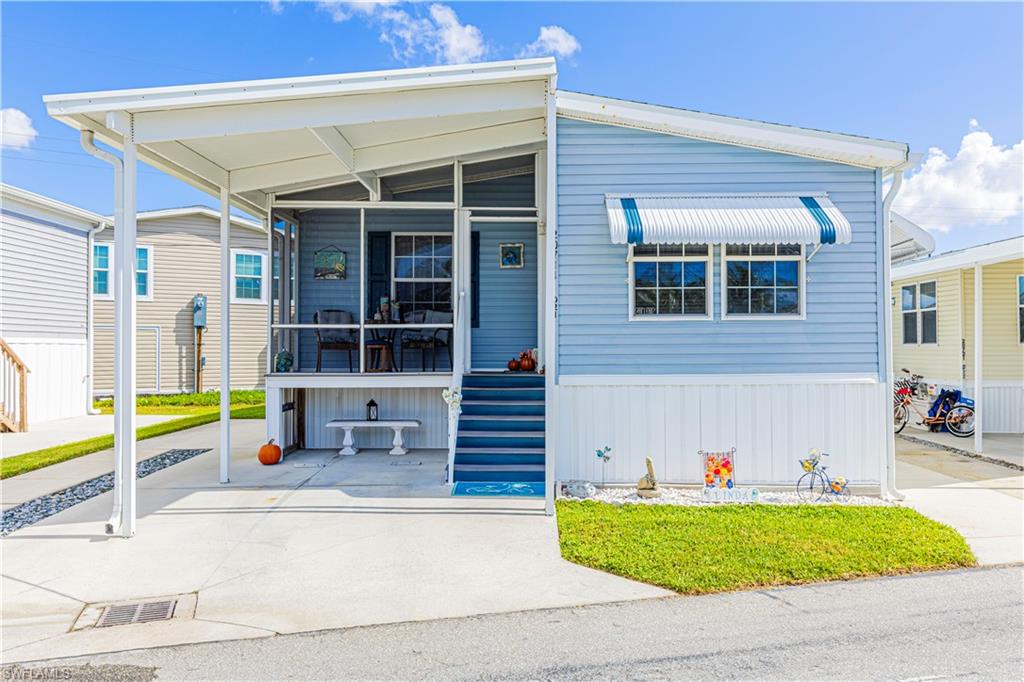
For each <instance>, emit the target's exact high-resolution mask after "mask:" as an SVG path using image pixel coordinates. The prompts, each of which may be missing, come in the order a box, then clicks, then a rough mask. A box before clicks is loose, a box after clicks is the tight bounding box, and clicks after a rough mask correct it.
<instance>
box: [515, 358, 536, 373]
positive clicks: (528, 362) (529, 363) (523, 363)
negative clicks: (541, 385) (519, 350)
mask: <svg viewBox="0 0 1024 682" xmlns="http://www.w3.org/2000/svg"><path fill="white" fill-rule="evenodd" d="M536 368H537V363H536V362H534V359H533V356H532V355H527V356H525V357H524V358H523V359H522V360H520V361H519V369H521V370H523V371H524V372H532V371H533V370H534V369H536Z"/></svg>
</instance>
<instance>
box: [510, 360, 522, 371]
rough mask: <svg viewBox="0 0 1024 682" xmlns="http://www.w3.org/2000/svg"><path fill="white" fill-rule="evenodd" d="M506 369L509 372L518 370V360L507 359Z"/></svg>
mask: <svg viewBox="0 0 1024 682" xmlns="http://www.w3.org/2000/svg"><path fill="white" fill-rule="evenodd" d="M508 371H510V372H518V371H519V361H518V360H509V361H508Z"/></svg>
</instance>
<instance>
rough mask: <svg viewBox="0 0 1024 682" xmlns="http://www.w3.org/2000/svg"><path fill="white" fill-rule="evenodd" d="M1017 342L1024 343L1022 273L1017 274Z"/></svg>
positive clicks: (1023, 279)
mask: <svg viewBox="0 0 1024 682" xmlns="http://www.w3.org/2000/svg"><path fill="white" fill-rule="evenodd" d="M1017 342H1018V343H1024V275H1017Z"/></svg>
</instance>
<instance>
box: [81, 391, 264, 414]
mask: <svg viewBox="0 0 1024 682" xmlns="http://www.w3.org/2000/svg"><path fill="white" fill-rule="evenodd" d="M265 400H266V394H265V393H264V392H263V391H259V390H235V391H231V405H232V406H235V405H262V404H263V403H264V402H265ZM93 404H94V405H95V406H96V407H98V408H100V409H103V408H108V409H113V407H114V401H113V400H112V399H110V398H107V399H105V400H97V401H95V402H94V403H93ZM219 405H220V391H205V392H203V393H168V394H159V395H140V396H137V397H136V398H135V406H136V407H138V408H142V407H172V406H173V407H217V406H219ZM152 414H159V413H156V412H154V413H152Z"/></svg>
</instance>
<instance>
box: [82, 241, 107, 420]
mask: <svg viewBox="0 0 1024 682" xmlns="http://www.w3.org/2000/svg"><path fill="white" fill-rule="evenodd" d="M105 229H107V223H105V222H102V223H100V224H99V225H97V226H96V227H94V228H92V229H90V230H89V233H88V235H87V236H86V240H85V248H86V258H85V263H86V266H85V292H86V296H85V353H86V355H85V383H86V386H85V413H86V414H99V413H100V411H99V410H97V409H96V408H95V407H93V366H92V365H93V343H94V340H95V339H94V334H93V305H94V304H93V296H94V294H93V288H92V266H93V248H92V247H93V238H94V237H95V236H96V235H98V234H99V233H100V232H102V231H103V230H105Z"/></svg>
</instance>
